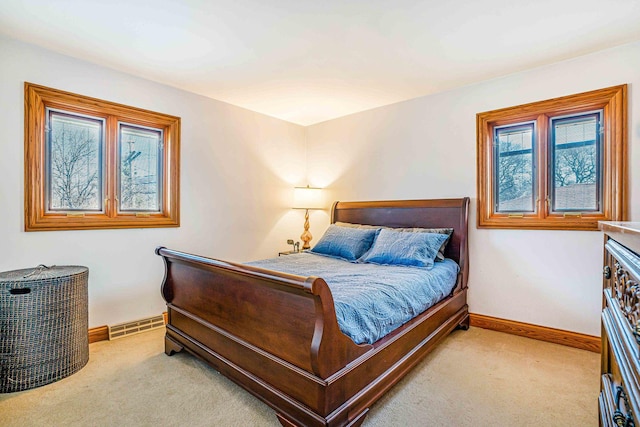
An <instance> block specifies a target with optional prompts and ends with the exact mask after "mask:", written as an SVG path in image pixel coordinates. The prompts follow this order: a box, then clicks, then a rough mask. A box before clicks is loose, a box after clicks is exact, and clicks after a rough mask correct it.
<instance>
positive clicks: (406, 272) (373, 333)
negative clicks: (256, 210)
mask: <svg viewBox="0 0 640 427" xmlns="http://www.w3.org/2000/svg"><path fill="white" fill-rule="evenodd" d="M247 265H251V266H255V267H260V268H266V269H269V270H275V271H280V272H283V273H289V274H296V275H300V276H305V277H308V276H317V277H320V278H322V279H324V280H325V281H326V282H327V285H329V288H330V289H331V293H332V295H333V300H334V304H335V309H336V316H337V318H338V325H339V326H340V330H341V331H342V332H343V333H344V334H345V335H347V336H349V337H350V338H351V339H352V340H353V341H354V342H355V343H356V344H363V343H369V344H372V343H374V342H376V341H378V340H379V339H380V338H382V337H384V336H385V335H387V334H388V333H389V332H391V331H393V330H394V329H396V328H397V327H399V326H401V325H403V324H404V323H406V322H408V321H409V320H411V319H412V318H414V317H415V316H417V315H418V314H420V313H422V312H423V311H425V310H426V309H428V308H429V307H431V306H433V305H435V304H437V303H438V302H439V301H441V300H442V299H444V298H445V297H447V296H448V295H449V294H450V293H451V291H452V290H453V288H454V286H455V284H456V278H457V275H458V271H459V267H458V264H456V262H455V261H453V260H451V259H445V260H443V261H439V262H436V263H435V265H434V266H433V267H432V268H430V269H426V268H420V267H405V266H396V265H393V266H387V265H377V264H368V263H353V262H349V261H344V260H341V259H337V258H330V257H326V256H322V255H317V254H313V253H309V252H301V253H298V254H292V255H287V256H280V257H277V258H269V259H265V260H261V261H253V262H249V263H247Z"/></svg>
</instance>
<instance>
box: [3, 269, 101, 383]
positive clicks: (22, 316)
mask: <svg viewBox="0 0 640 427" xmlns="http://www.w3.org/2000/svg"><path fill="white" fill-rule="evenodd" d="M88 278H89V270H88V269H87V268H86V267H81V266H75V265H71V266H53V267H45V266H39V267H37V268H35V269H34V268H30V269H24V270H14V271H7V272H2V273H0V393H11V392H16V391H22V390H28V389H31V388H34V387H39V386H42V385H45V384H49V383H52V382H54V381H57V380H60V379H62V378H64V377H67V376H69V375H71V374H73V373H75V372H77V371H79V370H80V369H81V368H82V367H83V366H84V365H86V364H87V362H88V361H89V338H88V308H87V283H88Z"/></svg>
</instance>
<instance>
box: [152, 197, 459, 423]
mask: <svg viewBox="0 0 640 427" xmlns="http://www.w3.org/2000/svg"><path fill="white" fill-rule="evenodd" d="M468 205H469V199H468V198H461V199H439V200H408V201H407V200H405V201H381V202H336V203H334V205H333V207H332V211H331V222H332V223H336V222H341V223H352V224H364V225H376V226H385V227H391V228H404V227H421V228H433V227H448V228H452V229H453V233H452V234H451V237H450V239H449V242H448V243H447V245H446V248H445V251H444V255H445V257H446V258H448V259H451V260H453V261H455V262H456V263H457V264H458V267H459V272H458V273H457V277H456V281H455V285H454V287H453V290H452V291H451V292H450V294H449V295H448V296H446V297H445V298H444V299H442V300H441V301H440V302H438V303H437V304H435V305H434V306H432V307H431V308H429V309H427V310H426V311H424V312H422V313H421V314H419V315H417V316H416V317H414V318H413V319H411V320H409V321H408V322H406V323H404V324H403V325H401V326H400V327H398V328H396V329H394V330H393V331H391V332H390V333H388V334H386V335H385V336H384V337H382V338H380V339H378V340H377V341H375V342H373V343H372V344H368V343H364V344H356V343H355V342H354V341H353V340H352V339H351V338H349V337H348V336H347V335H345V334H344V333H343V332H342V331H341V330H340V326H339V325H338V320H337V316H336V309H335V305H334V298H333V295H332V292H331V290H330V288H329V286H328V285H327V283H326V282H325V280H323V279H322V278H320V277H315V276H310V277H304V276H299V275H293V274H288V273H282V272H278V271H274V270H269V269H265V268H260V267H256V266H250V265H244V264H236V263H231V262H225V261H221V260H215V259H211V258H206V257H202V256H197V255H191V254H186V253H183V252H179V251H175V250H170V249H167V248H164V247H160V248H157V249H156V253H157V254H158V255H160V256H162V258H163V260H164V264H165V277H164V280H163V284H162V295H163V297H164V299H165V301H166V302H167V315H168V322H167V329H166V335H165V352H166V354H167V355H172V354H174V353H176V352H180V351H183V350H184V351H187V352H189V353H191V354H193V355H195V356H197V357H200V358H202V359H203V360H205V361H206V362H207V363H208V364H209V365H211V366H212V367H214V368H215V369H216V370H218V371H219V372H220V373H222V374H223V375H225V376H227V377H228V378H230V379H232V380H233V381H235V382H236V383H237V384H239V385H240V386H242V387H243V388H245V389H246V390H248V391H249V392H251V393H252V394H253V395H255V396H256V397H258V398H259V399H261V400H262V401H264V402H265V403H266V404H267V405H269V406H271V407H272V408H273V409H274V410H275V411H276V416H277V418H278V420H279V421H280V423H281V424H282V425H283V426H358V425H360V424H362V422H363V421H364V419H365V417H366V415H367V412H368V411H369V408H370V407H371V405H372V404H373V403H374V402H375V401H376V400H378V399H379V398H380V397H381V396H382V395H383V394H384V393H385V392H386V391H387V390H389V389H390V388H391V387H392V386H393V385H394V384H396V383H397V382H398V381H399V380H400V379H401V378H402V377H403V376H404V375H405V374H406V373H407V372H408V371H409V370H410V369H411V368H412V367H413V366H415V365H416V364H417V363H418V362H419V361H420V360H421V359H422V358H423V357H424V356H425V355H426V354H427V353H428V352H429V351H431V350H432V349H433V348H435V346H436V345H437V344H438V343H440V342H441V341H442V340H443V339H444V338H445V337H446V336H447V335H448V334H449V333H450V332H451V331H453V330H454V329H455V328H463V329H467V328H468V325H469V314H468V307H467V278H468V271H469V260H468V244H467V224H468Z"/></svg>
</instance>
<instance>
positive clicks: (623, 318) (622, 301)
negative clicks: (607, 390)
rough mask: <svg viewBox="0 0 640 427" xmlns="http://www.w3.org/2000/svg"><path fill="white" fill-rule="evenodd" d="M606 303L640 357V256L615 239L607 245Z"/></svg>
mask: <svg viewBox="0 0 640 427" xmlns="http://www.w3.org/2000/svg"><path fill="white" fill-rule="evenodd" d="M605 249H606V252H605V266H604V272H603V273H604V279H605V280H604V298H605V304H604V306H605V307H606V306H608V307H609V308H610V309H611V311H612V315H613V317H614V319H615V320H616V322H617V325H616V326H617V328H618V329H619V330H620V334H621V337H620V338H621V340H622V341H623V343H624V344H625V346H626V347H627V350H628V351H629V352H631V353H632V355H633V358H634V359H638V357H639V356H640V345H639V344H640V280H639V278H640V257H638V255H637V254H635V253H634V252H632V251H630V250H629V249H627V248H626V247H624V246H622V245H621V244H619V243H618V242H616V241H615V240H609V241H608V242H607V244H606V245H605Z"/></svg>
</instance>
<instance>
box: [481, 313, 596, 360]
mask: <svg viewBox="0 0 640 427" xmlns="http://www.w3.org/2000/svg"><path fill="white" fill-rule="evenodd" d="M469 320H470V325H471V326H475V327H478V328H483V329H490V330H493V331H498V332H504V333H507V334H512V335H519V336H521V337H526V338H532V339H534V340H540V341H547V342H552V343H555V344H561V345H566V346H569V347H575V348H579V349H582V350H588V351H592V352H594V353H600V348H601V340H600V337H596V336H593V335H586V334H580V333H577V332H570V331H565V330H562V329H554V328H548V327H546V326H538V325H532V324H530V323H523V322H516V321H513V320H506V319H499V318H497V317H491V316H485V315H482V314H475V313H469Z"/></svg>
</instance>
